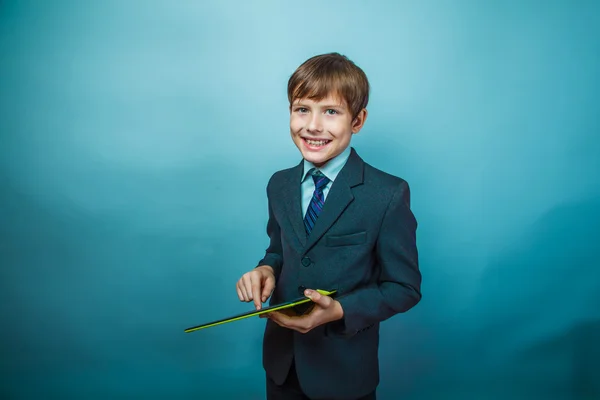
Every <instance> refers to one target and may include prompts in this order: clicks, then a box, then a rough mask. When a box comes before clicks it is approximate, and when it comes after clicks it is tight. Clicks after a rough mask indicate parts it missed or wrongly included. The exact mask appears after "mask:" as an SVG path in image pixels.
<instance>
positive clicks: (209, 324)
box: [184, 289, 337, 333]
mask: <svg viewBox="0 0 600 400" xmlns="http://www.w3.org/2000/svg"><path fill="white" fill-rule="evenodd" d="M316 290H317V292H319V293H321V294H322V295H324V296H332V295H334V294H335V293H336V292H337V291H336V290H333V291H327V290H322V289H316ZM310 301H312V300H311V299H309V298H308V297H305V296H303V297H299V298H297V299H294V300H291V301H287V302H285V303H280V304H275V305H272V306H269V307H265V308H261V309H260V310H254V311H249V312H246V313H243V314H239V315H234V316H232V317H228V318H223V319H220V320H217V321H212V322H207V323H205V324H202V325H197V326H192V327H190V328H186V329H184V332H185V333H189V332H194V331H197V330H200V329H205V328H210V327H213V326H217V325H221V324H226V323H228V322H233V321H239V320H241V319H244V318H249V317H253V316H255V315H261V314H267V313H270V312H273V311H279V310H284V309H287V308H292V307H295V306H298V305H301V304H305V303H308V302H310Z"/></svg>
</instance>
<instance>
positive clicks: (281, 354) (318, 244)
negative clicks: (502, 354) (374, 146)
mask: <svg viewBox="0 0 600 400" xmlns="http://www.w3.org/2000/svg"><path fill="white" fill-rule="evenodd" d="M288 98H289V101H290V133H291V136H292V139H293V141H294V143H295V144H296V146H297V147H298V149H299V150H300V153H301V154H302V157H303V160H302V161H301V162H300V163H299V164H298V165H296V166H295V167H293V168H290V169H286V170H283V171H279V172H277V173H275V174H274V175H273V176H272V177H271V179H270V180H269V183H268V185H267V198H268V208H269V220H268V223H267V233H268V235H269V238H270V244H269V247H268V248H267V250H266V254H265V255H264V257H263V258H262V260H260V262H259V263H258V265H257V267H255V268H254V269H253V270H252V271H250V272H248V273H246V274H244V275H243V276H242V277H241V278H240V280H239V281H238V282H237V285H236V289H237V293H238V297H239V298H240V300H241V301H247V302H248V301H254V304H255V306H256V308H257V309H260V308H261V304H262V303H264V302H266V300H267V299H268V298H269V296H270V297H271V301H270V304H277V303H280V302H284V301H289V300H291V299H293V298H297V297H298V296H307V297H309V298H311V300H312V302H313V303H314V306H313V307H312V309H311V310H309V311H307V312H305V313H304V314H301V315H295V316H292V315H288V314H289V313H283V312H281V313H280V312H273V313H269V314H267V315H268V317H267V318H268V319H267V324H266V328H265V334H264V340H263V366H264V368H265V371H266V376H267V398H268V399H269V400H271V399H284V400H294V399H375V392H376V388H377V386H378V384H379V360H378V347H379V324H380V322H381V321H383V320H386V319H388V318H390V317H392V316H393V315H395V314H397V313H402V312H405V311H408V310H409V309H411V308H412V307H414V306H415V305H416V304H417V303H418V302H419V301H420V299H421V291H420V290H421V274H420V271H419V267H418V257H417V247H416V229H417V221H416V220H415V217H414V216H413V213H412V212H411V210H410V192H409V187H408V184H407V183H406V181H404V180H403V179H401V178H398V177H395V176H392V175H389V174H387V173H385V172H382V171H380V170H378V169H376V168H374V167H372V166H370V165H369V164H367V163H365V162H364V161H363V160H362V159H361V158H360V157H359V156H358V154H357V153H356V151H355V150H354V148H352V147H351V146H350V139H351V137H352V135H353V134H356V133H358V132H359V131H360V130H361V128H362V127H363V125H364V123H365V120H366V118H367V110H366V106H367V103H368V99H369V82H368V80H367V77H366V75H365V74H364V72H363V71H362V70H361V69H360V68H359V67H357V66H356V65H355V64H354V63H353V62H352V61H350V60H349V59H347V58H346V57H345V56H342V55H340V54H338V53H331V54H324V55H319V56H315V57H312V58H310V59H308V60H307V61H305V62H304V63H303V64H302V65H301V66H300V67H298V69H297V70H296V71H295V72H294V74H293V75H292V76H291V77H290V79H289V82H288ZM313 289H324V290H337V294H336V296H335V297H329V296H324V295H321V294H319V293H318V292H316V291H314V290H313Z"/></svg>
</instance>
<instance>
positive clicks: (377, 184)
mask: <svg viewBox="0 0 600 400" xmlns="http://www.w3.org/2000/svg"><path fill="white" fill-rule="evenodd" d="M364 184H365V185H366V186H369V187H370V190H372V191H374V193H379V194H380V195H382V196H384V197H386V198H388V199H389V200H391V199H393V198H399V199H402V200H403V201H404V202H406V203H407V205H410V187H409V184H408V182H407V181H406V180H405V179H404V178H402V177H399V176H396V175H393V174H390V173H388V172H385V171H382V170H381V169H379V168H376V167H374V166H372V165H370V164H369V163H367V162H365V163H364Z"/></svg>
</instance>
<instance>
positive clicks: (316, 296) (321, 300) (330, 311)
mask: <svg viewBox="0 0 600 400" xmlns="http://www.w3.org/2000/svg"><path fill="white" fill-rule="evenodd" d="M304 295H305V296H306V297H310V299H311V300H312V301H313V302H314V303H315V305H314V307H313V309H312V311H311V312H310V313H308V314H306V315H302V316H288V315H286V314H284V313H282V312H279V311H273V312H272V313H269V314H266V317H267V318H269V319H271V320H272V321H273V322H275V323H276V324H277V325H279V326H282V327H284V328H289V329H293V330H295V331H298V332H300V333H307V332H308V331H310V330H311V329H313V328H316V327H317V326H319V325H323V324H326V323H328V322H332V321H337V320H339V319H342V318H343V317H344V310H343V309H342V305H341V304H340V302H339V301H337V300H334V299H332V298H331V297H329V296H324V295H322V294H321V293H319V292H317V291H316V290H311V289H306V290H305V291H304Z"/></svg>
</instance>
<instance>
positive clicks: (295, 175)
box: [281, 161, 306, 247]
mask: <svg viewBox="0 0 600 400" xmlns="http://www.w3.org/2000/svg"><path fill="white" fill-rule="evenodd" d="M303 169H304V168H303V161H300V164H298V165H297V166H295V167H294V168H292V169H290V170H289V171H288V173H287V174H286V177H285V180H284V182H283V183H282V187H281V192H282V193H281V201H282V207H284V208H285V214H286V215H287V216H288V220H289V222H290V225H291V226H292V229H293V230H294V232H295V233H296V236H297V237H298V240H299V242H300V245H301V246H302V247H304V246H305V244H306V230H305V229H304V221H303V219H302V214H303V212H302V192H301V181H300V180H301V179H302V171H303Z"/></svg>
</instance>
